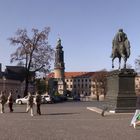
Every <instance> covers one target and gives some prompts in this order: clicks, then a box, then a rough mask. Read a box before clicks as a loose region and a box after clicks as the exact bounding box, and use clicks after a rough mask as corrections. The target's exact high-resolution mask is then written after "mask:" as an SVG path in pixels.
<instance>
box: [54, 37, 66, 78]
mask: <svg viewBox="0 0 140 140" xmlns="http://www.w3.org/2000/svg"><path fill="white" fill-rule="evenodd" d="M62 49H63V47H62V45H61V39H60V38H59V39H58V41H57V45H56V52H55V63H54V78H57V79H58V78H59V79H60V78H61V79H63V78H64V70H65V66H64V65H65V64H64V52H63V50H62Z"/></svg>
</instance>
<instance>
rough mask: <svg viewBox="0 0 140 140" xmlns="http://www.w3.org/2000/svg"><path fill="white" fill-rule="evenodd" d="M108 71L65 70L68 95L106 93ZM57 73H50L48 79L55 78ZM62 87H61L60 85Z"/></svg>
mask: <svg viewBox="0 0 140 140" xmlns="http://www.w3.org/2000/svg"><path fill="white" fill-rule="evenodd" d="M107 73H108V72H107V71H98V72H65V73H64V77H65V84H66V91H67V95H68V94H69V95H68V96H73V97H74V96H79V97H86V96H90V97H94V98H98V97H99V96H100V95H106V76H107ZM54 76H55V73H50V74H49V75H48V77H47V78H48V79H53V77H54ZM60 89H61V87H60Z"/></svg>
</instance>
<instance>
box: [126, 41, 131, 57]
mask: <svg viewBox="0 0 140 140" xmlns="http://www.w3.org/2000/svg"><path fill="white" fill-rule="evenodd" d="M125 48H126V53H127V58H129V56H130V42H129V40H126V41H125Z"/></svg>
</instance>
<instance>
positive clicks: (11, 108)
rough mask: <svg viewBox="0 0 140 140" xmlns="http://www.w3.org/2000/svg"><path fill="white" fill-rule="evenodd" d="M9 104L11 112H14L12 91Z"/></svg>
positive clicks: (8, 100)
mask: <svg viewBox="0 0 140 140" xmlns="http://www.w3.org/2000/svg"><path fill="white" fill-rule="evenodd" d="M7 103H8V106H9V109H10V112H13V95H12V91H10V92H9V96H8V99H7Z"/></svg>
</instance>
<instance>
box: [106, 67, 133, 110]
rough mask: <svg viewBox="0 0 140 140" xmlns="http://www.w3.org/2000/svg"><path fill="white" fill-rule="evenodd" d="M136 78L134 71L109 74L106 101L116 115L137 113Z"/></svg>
mask: <svg viewBox="0 0 140 140" xmlns="http://www.w3.org/2000/svg"><path fill="white" fill-rule="evenodd" d="M135 76H136V73H135V71H134V70H133V69H121V70H114V71H111V72H110V73H109V75H108V77H107V95H106V100H107V101H108V104H109V109H110V110H114V111H115V112H116V113H125V112H134V111H135V109H136V94H135Z"/></svg>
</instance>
